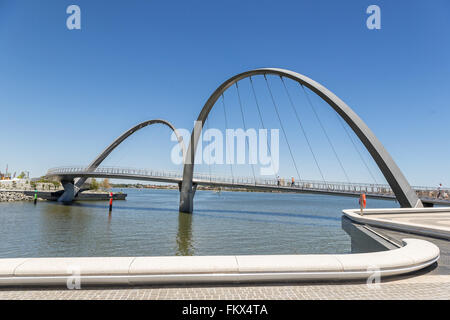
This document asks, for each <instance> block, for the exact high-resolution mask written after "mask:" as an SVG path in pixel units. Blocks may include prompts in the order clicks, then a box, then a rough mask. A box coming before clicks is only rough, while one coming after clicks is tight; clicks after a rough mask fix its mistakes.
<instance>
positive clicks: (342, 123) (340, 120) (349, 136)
mask: <svg viewBox="0 0 450 320" xmlns="http://www.w3.org/2000/svg"><path fill="white" fill-rule="evenodd" d="M336 117H337V118H338V120H339V122H340V124H341V125H342V128H344V131H345V133H346V134H347V137H348V138H349V139H350V141H351V142H352V145H353V147H354V148H355V150H356V152H357V153H358V155H359V157H360V159H361V161H362V162H363V163H364V166H365V167H366V169H367V171H369V174H370V176H371V177H372V179H373V181H374V182H375V184H378V182H377V179H375V176H374V175H373V174H372V171H371V170H370V168H369V166H368V165H367V162H366V161H365V160H364V157H363V156H362V154H361V152H360V151H359V149H358V148H357V147H356V143H355V142H354V141H353V139H352V137H351V135H350V133H349V132H348V130H347V128H346V127H345V125H344V121H343V120H342V119H341V117H340V116H339V115H338V114H336Z"/></svg>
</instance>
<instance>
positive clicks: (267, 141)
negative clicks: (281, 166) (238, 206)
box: [249, 76, 277, 178]
mask: <svg viewBox="0 0 450 320" xmlns="http://www.w3.org/2000/svg"><path fill="white" fill-rule="evenodd" d="M249 79H250V84H251V86H252V92H253V97H254V98H255V103H256V108H257V109H258V115H259V120H260V121H261V126H262V128H263V129H264V130H265V129H266V127H265V126H264V120H263V117H262V113H261V109H260V107H259V102H258V98H257V97H256V91H255V87H254V86H253V80H252V77H251V76H250V77H249ZM266 143H267V150H268V151H269V155H270V158H272V151H271V150H270V145H269V140H267V139H266ZM270 164H271V166H272V170H273V174H274V177H275V178H276V177H277V173H276V172H275V168H274V167H273V161H270Z"/></svg>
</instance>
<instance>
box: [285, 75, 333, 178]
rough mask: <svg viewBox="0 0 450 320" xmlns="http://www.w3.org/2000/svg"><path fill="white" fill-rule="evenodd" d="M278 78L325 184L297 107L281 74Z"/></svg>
mask: <svg viewBox="0 0 450 320" xmlns="http://www.w3.org/2000/svg"><path fill="white" fill-rule="evenodd" d="M280 79H281V82H282V83H283V86H284V89H285V91H286V94H287V96H288V99H289V102H290V104H291V107H292V110H294V114H295V117H296V118H297V121H298V124H299V125H300V128H301V130H302V132H303V136H304V137H305V140H306V143H307V144H308V147H309V151H311V154H312V156H313V158H314V162H315V163H316V166H317V169H318V170H319V173H320V176H321V177H322V180H323V182H324V183H325V185H326V184H327V182H326V181H325V177H324V175H323V173H322V170H321V169H320V166H319V162H318V161H317V158H316V155H315V154H314V151H313V148H312V146H311V143H310V141H309V139H308V136H307V135H306V131H305V128H304V127H303V124H302V121H301V120H300V117H299V115H298V112H297V109H296V108H295V106H294V102H293V101H292V98H291V95H290V94H289V91H288V89H287V87H286V83H285V82H284V79H283V77H282V76H280Z"/></svg>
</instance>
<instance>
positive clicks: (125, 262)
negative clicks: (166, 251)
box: [0, 239, 439, 286]
mask: <svg viewBox="0 0 450 320" xmlns="http://www.w3.org/2000/svg"><path fill="white" fill-rule="evenodd" d="M404 244H405V245H404V247H402V248H399V249H395V250H389V251H381V252H374V253H359V254H330V255H259V256H253V255H248V256H192V257H177V256H174V257H106V258H102V257H92V258H18V259H0V285H2V286H8V285H52V284H57V285H66V282H67V279H68V277H70V276H71V275H72V272H73V270H79V272H80V277H81V285H82V286H83V285H86V284H131V285H133V284H163V283H199V282H247V281H258V282H261V281H300V280H344V279H355V280H356V279H367V278H368V277H369V276H371V275H373V273H374V270H375V269H376V270H379V272H380V273H379V274H380V276H381V277H384V276H391V275H398V274H404V273H409V272H413V271H416V270H419V269H422V268H424V267H427V266H429V265H431V264H432V263H434V262H436V261H437V260H438V258H439V248H438V247H437V246H436V245H434V244H432V243H430V242H428V241H424V240H418V239H404Z"/></svg>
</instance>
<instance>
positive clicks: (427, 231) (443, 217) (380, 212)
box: [344, 207, 450, 240]
mask: <svg viewBox="0 0 450 320" xmlns="http://www.w3.org/2000/svg"><path fill="white" fill-rule="evenodd" d="M344 215H345V216H346V217H348V218H349V219H351V220H353V221H355V222H357V223H362V224H367V225H369V226H376V227H381V228H387V229H392V230H398V231H404V232H408V233H414V234H420V235H426V236H431V237H438V238H443V239H447V240H450V207H443V208H413V209H366V210H364V212H363V215H361V214H360V210H359V209H351V210H344Z"/></svg>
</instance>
